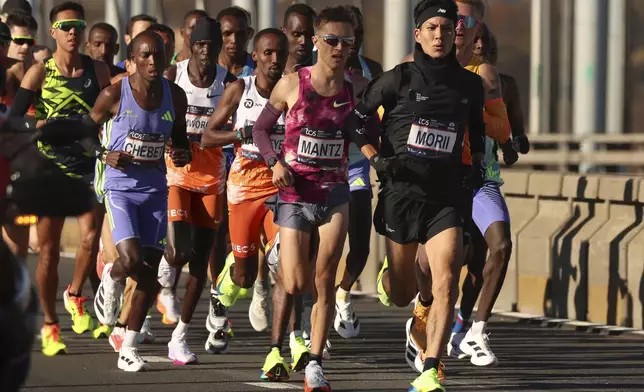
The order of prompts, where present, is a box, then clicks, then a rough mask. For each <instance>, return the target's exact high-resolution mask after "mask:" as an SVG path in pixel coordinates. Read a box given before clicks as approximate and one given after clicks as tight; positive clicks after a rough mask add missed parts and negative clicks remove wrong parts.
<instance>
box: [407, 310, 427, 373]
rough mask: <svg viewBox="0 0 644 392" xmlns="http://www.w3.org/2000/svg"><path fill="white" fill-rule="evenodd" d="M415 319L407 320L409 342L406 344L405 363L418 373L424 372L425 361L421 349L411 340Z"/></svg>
mask: <svg viewBox="0 0 644 392" xmlns="http://www.w3.org/2000/svg"><path fill="white" fill-rule="evenodd" d="M413 324H414V318H413V317H412V318H410V319H409V320H407V323H406V324H405V335H406V336H407V341H406V343H405V361H407V365H409V367H410V368H412V369H413V370H415V371H416V372H418V373H422V372H423V361H422V359H421V358H420V347H418V345H417V344H416V342H414V339H412V338H411V329H412V328H413Z"/></svg>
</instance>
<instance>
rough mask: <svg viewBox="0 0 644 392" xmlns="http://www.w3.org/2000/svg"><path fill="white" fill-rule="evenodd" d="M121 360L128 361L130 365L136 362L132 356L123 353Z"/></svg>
mask: <svg viewBox="0 0 644 392" xmlns="http://www.w3.org/2000/svg"><path fill="white" fill-rule="evenodd" d="M121 360H122V361H124V362H127V364H128V366H129V365H132V364H133V363H134V360H132V359H130V358H126V357H125V356H124V355H121Z"/></svg>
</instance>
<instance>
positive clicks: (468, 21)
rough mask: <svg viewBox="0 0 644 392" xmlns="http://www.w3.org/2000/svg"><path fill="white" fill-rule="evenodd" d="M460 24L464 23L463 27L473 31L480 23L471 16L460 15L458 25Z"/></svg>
mask: <svg viewBox="0 0 644 392" xmlns="http://www.w3.org/2000/svg"><path fill="white" fill-rule="evenodd" d="M460 22H463V27H465V28H466V29H472V28H474V27H476V25H477V24H478V23H479V21H478V20H476V19H474V18H473V17H471V16H465V15H458V20H457V21H456V25H458V24H459V23H460Z"/></svg>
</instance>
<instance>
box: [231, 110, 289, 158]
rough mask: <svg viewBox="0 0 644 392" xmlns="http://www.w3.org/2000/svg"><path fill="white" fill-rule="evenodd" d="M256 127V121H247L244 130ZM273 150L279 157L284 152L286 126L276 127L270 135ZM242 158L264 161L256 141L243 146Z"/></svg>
mask: <svg viewBox="0 0 644 392" xmlns="http://www.w3.org/2000/svg"><path fill="white" fill-rule="evenodd" d="M253 125H255V122H254V121H248V120H247V121H246V124H245V125H244V128H252V127H253ZM270 138H271V144H272V145H273V150H275V152H276V153H277V154H278V155H279V154H280V153H281V152H282V144H283V143H284V125H275V126H274V127H273V131H272V132H271V135H270ZM241 149H242V156H243V157H244V158H247V159H251V160H253V161H264V158H263V157H262V154H260V153H259V148H258V147H257V145H256V144H255V142H254V141H252V140H248V141H247V142H244V143H243V144H242V146H241Z"/></svg>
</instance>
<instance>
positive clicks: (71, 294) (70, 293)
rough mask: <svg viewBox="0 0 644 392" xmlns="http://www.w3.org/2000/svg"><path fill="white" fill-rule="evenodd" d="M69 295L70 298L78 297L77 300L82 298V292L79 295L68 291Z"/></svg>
mask: <svg viewBox="0 0 644 392" xmlns="http://www.w3.org/2000/svg"><path fill="white" fill-rule="evenodd" d="M67 294H69V296H70V297H76V298H78V297H80V296H81V292H80V291H79V292H78V293H72V292H71V291H69V290H68V291H67Z"/></svg>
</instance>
